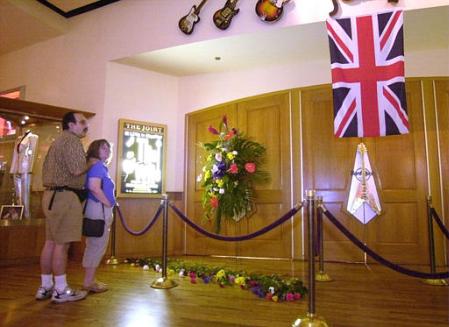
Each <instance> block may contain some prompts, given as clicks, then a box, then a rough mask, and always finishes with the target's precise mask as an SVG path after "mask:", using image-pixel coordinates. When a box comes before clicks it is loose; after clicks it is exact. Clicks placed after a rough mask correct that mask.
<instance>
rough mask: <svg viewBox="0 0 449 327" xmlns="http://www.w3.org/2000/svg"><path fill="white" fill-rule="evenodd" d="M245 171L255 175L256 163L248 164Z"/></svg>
mask: <svg viewBox="0 0 449 327" xmlns="http://www.w3.org/2000/svg"><path fill="white" fill-rule="evenodd" d="M245 170H246V171H247V172H248V173H250V174H252V173H254V172H255V171H256V164H255V163H254V162H247V163H246V164H245Z"/></svg>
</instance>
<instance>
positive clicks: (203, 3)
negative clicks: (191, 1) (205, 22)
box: [195, 0, 207, 15]
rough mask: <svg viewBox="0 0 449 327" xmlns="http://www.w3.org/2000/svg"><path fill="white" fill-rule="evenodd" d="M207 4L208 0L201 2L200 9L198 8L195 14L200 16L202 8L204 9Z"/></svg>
mask: <svg viewBox="0 0 449 327" xmlns="http://www.w3.org/2000/svg"><path fill="white" fill-rule="evenodd" d="M206 2H207V0H203V1H201V3H200V4H199V5H198V7H196V10H195V14H197V15H198V14H199V13H200V11H201V8H203V6H204V5H205V4H206Z"/></svg>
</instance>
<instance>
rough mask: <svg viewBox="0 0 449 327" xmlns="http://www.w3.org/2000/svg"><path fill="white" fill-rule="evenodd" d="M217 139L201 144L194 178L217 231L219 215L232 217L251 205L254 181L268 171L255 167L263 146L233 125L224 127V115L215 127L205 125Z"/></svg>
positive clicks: (243, 213) (244, 213)
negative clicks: (200, 165)
mask: <svg viewBox="0 0 449 327" xmlns="http://www.w3.org/2000/svg"><path fill="white" fill-rule="evenodd" d="M209 132H211V133H212V134H214V135H217V137H218V140H215V141H213V142H210V143H205V144H203V148H204V149H205V151H206V153H207V156H206V160H205V164H204V166H203V169H202V173H201V175H200V176H198V178H197V181H198V182H201V185H202V186H203V187H204V192H203V195H202V201H201V203H202V206H203V208H204V209H205V216H206V218H207V219H208V220H215V231H216V232H217V233H219V232H220V227H221V219H222V217H224V218H231V219H233V220H235V221H239V220H240V219H242V218H244V217H245V216H247V215H248V214H249V213H250V212H251V211H253V209H254V188H253V186H254V184H255V183H263V182H266V181H267V180H268V179H269V178H268V177H269V176H268V174H267V173H266V172H264V171H261V170H260V169H259V167H260V165H261V164H262V163H263V161H264V158H265V153H266V149H265V147H264V146H263V145H261V144H259V143H257V142H254V141H252V140H250V139H248V138H247V137H245V136H244V135H243V134H242V133H239V132H238V131H237V130H236V129H235V128H231V129H230V128H228V126H227V119H226V116H225V117H223V120H222V122H221V123H220V126H219V130H217V129H215V128H213V127H212V126H210V127H209Z"/></svg>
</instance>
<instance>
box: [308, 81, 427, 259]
mask: <svg viewBox="0 0 449 327" xmlns="http://www.w3.org/2000/svg"><path fill="white" fill-rule="evenodd" d="M301 97H302V116H303V140H302V141H303V160H304V176H303V178H304V188H305V189H308V188H313V189H315V190H316V191H317V192H318V194H320V195H322V196H323V198H324V202H325V203H326V205H327V207H328V208H329V210H330V211H331V212H332V213H333V214H334V215H335V216H336V217H337V218H338V219H339V220H340V221H341V222H342V223H343V224H344V225H345V226H346V227H348V228H349V229H350V230H351V231H352V232H353V233H354V234H355V235H356V236H357V237H358V238H359V239H361V240H363V241H364V242H366V243H367V244H368V246H370V247H371V248H372V249H374V250H375V251H377V252H378V253H379V254H381V255H383V256H385V257H386V258H388V259H390V260H392V261H394V262H402V263H426V262H427V242H426V237H427V236H426V234H425V233H426V220H425V219H426V211H425V203H426V187H427V178H426V176H427V175H426V157H425V155H426V154H425V137H424V133H423V114H422V106H421V103H422V99H421V91H420V84H419V82H411V83H408V84H407V97H408V103H409V105H408V108H409V119H410V122H411V125H412V127H411V133H410V134H408V135H401V136H391V137H384V138H365V139H358V138H342V139H338V138H336V137H334V136H333V109H332V108H333V105H332V92H331V89H330V87H329V86H323V87H321V88H313V89H309V90H304V91H302V93H301ZM361 141H363V142H364V143H365V145H366V146H367V149H368V154H369V158H370V161H371V164H372V166H373V170H374V172H375V173H376V174H377V177H378V179H379V180H380V183H379V189H378V190H379V193H380V196H381V199H382V200H383V211H384V214H383V215H381V216H379V217H376V218H375V219H374V220H372V221H371V222H370V223H368V224H366V225H363V224H361V223H360V222H358V220H356V219H355V218H353V217H352V216H349V215H348V214H346V213H345V212H344V207H345V206H346V202H347V198H348V194H349V183H350V177H351V175H350V173H351V170H352V167H353V164H354V159H355V151H356V146H357V144H358V143H359V142H361ZM324 226H325V231H324V237H325V252H326V258H327V259H329V260H344V261H360V260H362V258H363V253H362V252H361V251H360V250H358V249H357V248H356V247H355V246H353V245H352V244H351V243H349V242H348V241H347V240H345V239H343V238H342V237H341V236H337V234H338V232H337V234H336V232H335V231H334V230H332V229H335V228H334V227H333V226H329V224H327V223H325V224H324Z"/></svg>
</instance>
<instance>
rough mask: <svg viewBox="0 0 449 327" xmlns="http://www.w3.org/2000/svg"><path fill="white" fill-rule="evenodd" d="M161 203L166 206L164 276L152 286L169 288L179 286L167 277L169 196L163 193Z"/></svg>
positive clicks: (163, 253)
mask: <svg viewBox="0 0 449 327" xmlns="http://www.w3.org/2000/svg"><path fill="white" fill-rule="evenodd" d="M161 205H163V206H164V219H163V220H162V277H160V278H158V279H156V280H155V281H154V282H153V283H152V284H151V287H153V288H160V289H168V288H173V287H176V286H178V284H177V283H176V282H174V281H173V280H171V279H169V278H168V277H167V252H168V250H167V248H168V247H167V245H168V196H167V194H163V195H162V200H161Z"/></svg>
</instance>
